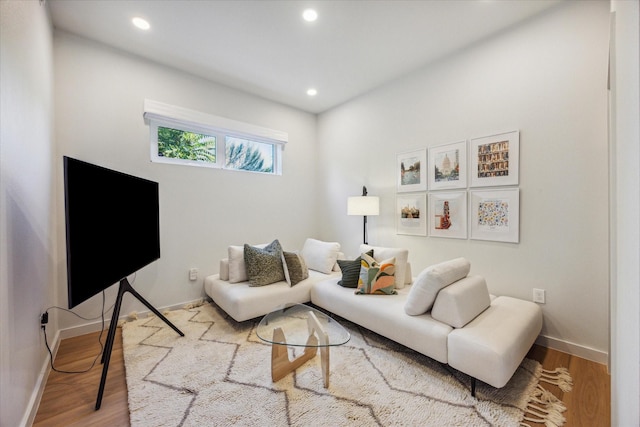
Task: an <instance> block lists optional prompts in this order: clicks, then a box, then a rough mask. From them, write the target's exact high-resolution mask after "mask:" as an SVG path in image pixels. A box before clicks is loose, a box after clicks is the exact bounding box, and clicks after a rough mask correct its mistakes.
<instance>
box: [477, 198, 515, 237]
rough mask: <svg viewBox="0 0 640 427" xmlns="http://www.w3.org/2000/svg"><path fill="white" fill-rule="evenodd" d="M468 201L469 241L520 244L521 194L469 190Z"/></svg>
mask: <svg viewBox="0 0 640 427" xmlns="http://www.w3.org/2000/svg"><path fill="white" fill-rule="evenodd" d="M470 198H471V200H470V204H471V208H470V210H471V213H470V217H471V238H472V239H475V240H492V241H495V242H509V243H518V242H519V241H520V190H518V189H517V188H511V189H504V190H472V191H470Z"/></svg>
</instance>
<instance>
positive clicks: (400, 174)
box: [396, 148, 427, 192]
mask: <svg viewBox="0 0 640 427" xmlns="http://www.w3.org/2000/svg"><path fill="white" fill-rule="evenodd" d="M396 175H397V182H398V192H408V191H426V190H427V149H426V148H423V149H420V150H414V151H407V152H405V153H400V154H398V161H397V168H396Z"/></svg>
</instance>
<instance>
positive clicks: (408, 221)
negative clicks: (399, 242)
mask: <svg viewBox="0 0 640 427" xmlns="http://www.w3.org/2000/svg"><path fill="white" fill-rule="evenodd" d="M396 205H397V207H396V232H397V234H409V235H413V236H426V235H427V212H426V211H427V195H426V194H425V193H421V194H398V195H397V196H396Z"/></svg>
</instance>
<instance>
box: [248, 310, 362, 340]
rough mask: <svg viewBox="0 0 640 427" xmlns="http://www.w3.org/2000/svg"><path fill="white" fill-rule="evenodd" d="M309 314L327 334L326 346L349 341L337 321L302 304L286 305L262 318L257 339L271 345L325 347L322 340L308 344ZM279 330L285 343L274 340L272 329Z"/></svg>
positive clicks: (347, 334) (344, 330) (347, 332)
mask: <svg viewBox="0 0 640 427" xmlns="http://www.w3.org/2000/svg"><path fill="white" fill-rule="evenodd" d="M309 313H313V315H315V317H316V318H317V319H318V322H319V323H320V325H321V327H322V329H324V332H326V333H327V336H328V345H329V346H335V345H342V344H345V343H346V342H348V341H349V340H350V339H351V334H350V333H349V331H347V330H346V329H345V328H343V327H342V325H341V324H340V323H338V321H337V320H335V319H332V318H331V317H329V316H327V315H326V314H324V313H323V312H321V311H319V310H316V309H315V308H312V307H309V306H308V305H304V304H286V305H285V306H284V307H281V308H279V309H277V310H275V311H272V312H271V313H269V314H267V315H266V316H264V317H263V318H262V320H261V321H260V324H259V325H258V328H257V330H256V334H257V335H258V338H260V339H261V340H263V341H266V342H269V343H272V344H283V345H288V346H299V347H326V346H327V344H323V340H320V341H319V342H317V344H310V343H309V321H308V319H309V316H310V315H309ZM276 328H281V329H282V331H283V332H284V335H285V336H286V342H282V341H281V340H278V339H277V338H274V333H273V331H274V329H276Z"/></svg>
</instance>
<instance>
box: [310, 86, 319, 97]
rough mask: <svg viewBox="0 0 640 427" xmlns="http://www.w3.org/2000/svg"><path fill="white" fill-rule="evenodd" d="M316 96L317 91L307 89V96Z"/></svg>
mask: <svg viewBox="0 0 640 427" xmlns="http://www.w3.org/2000/svg"><path fill="white" fill-rule="evenodd" d="M317 94H318V91H317V90H315V89H314V88H310V89H307V95H309V96H316V95H317Z"/></svg>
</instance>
